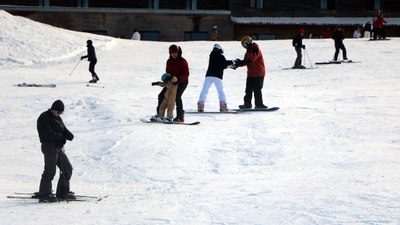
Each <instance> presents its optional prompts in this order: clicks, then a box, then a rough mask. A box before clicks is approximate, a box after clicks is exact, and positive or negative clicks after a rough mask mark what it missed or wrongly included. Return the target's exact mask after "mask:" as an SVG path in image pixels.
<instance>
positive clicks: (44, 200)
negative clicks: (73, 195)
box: [39, 194, 58, 203]
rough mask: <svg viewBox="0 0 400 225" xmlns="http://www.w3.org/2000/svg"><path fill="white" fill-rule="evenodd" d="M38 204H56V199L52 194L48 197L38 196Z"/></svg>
mask: <svg viewBox="0 0 400 225" xmlns="http://www.w3.org/2000/svg"><path fill="white" fill-rule="evenodd" d="M39 202H42V203H51V202H58V199H57V197H56V196H55V195H54V194H48V195H44V196H40V197H39Z"/></svg>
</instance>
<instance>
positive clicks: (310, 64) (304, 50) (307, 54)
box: [304, 49, 314, 69]
mask: <svg viewBox="0 0 400 225" xmlns="http://www.w3.org/2000/svg"><path fill="white" fill-rule="evenodd" d="M304 51H305V52H306V55H307V58H308V61H309V62H310V66H311V69H314V68H313V66H312V63H311V60H310V56H308V52H307V50H306V49H304Z"/></svg>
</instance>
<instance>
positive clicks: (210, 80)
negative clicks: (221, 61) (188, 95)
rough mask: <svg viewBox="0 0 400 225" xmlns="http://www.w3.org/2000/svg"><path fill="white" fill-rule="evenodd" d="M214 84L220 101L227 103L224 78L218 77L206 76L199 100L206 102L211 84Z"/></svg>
mask: <svg viewBox="0 0 400 225" xmlns="http://www.w3.org/2000/svg"><path fill="white" fill-rule="evenodd" d="M212 84H214V85H215V88H217V92H218V98H219V101H220V102H225V103H226V98H225V93H224V86H223V84H222V80H221V79H219V78H218V77H206V79H205V80H204V83H203V89H201V92H200V97H199V102H205V101H206V99H207V94H208V90H209V89H210V87H211V85H212Z"/></svg>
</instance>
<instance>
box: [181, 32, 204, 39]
mask: <svg viewBox="0 0 400 225" xmlns="http://www.w3.org/2000/svg"><path fill="white" fill-rule="evenodd" d="M207 40H209V35H208V32H185V41H207Z"/></svg>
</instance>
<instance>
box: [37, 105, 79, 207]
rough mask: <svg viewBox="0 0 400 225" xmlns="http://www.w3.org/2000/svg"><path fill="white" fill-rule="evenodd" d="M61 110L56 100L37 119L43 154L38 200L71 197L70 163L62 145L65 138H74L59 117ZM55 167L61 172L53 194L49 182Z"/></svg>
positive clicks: (53, 200) (61, 106)
mask: <svg viewBox="0 0 400 225" xmlns="http://www.w3.org/2000/svg"><path fill="white" fill-rule="evenodd" d="M63 112H64V103H63V102H62V101H61V100H57V101H55V102H54V103H53V104H52V106H51V108H50V109H49V110H47V111H45V112H43V113H42V114H41V115H40V116H39V118H38V119H37V130H38V133H39V139H40V142H41V143H42V146H41V148H42V153H43V155H44V171H43V174H42V178H41V180H40V187H39V201H40V202H55V201H57V200H58V199H57V198H59V199H67V198H73V196H69V193H70V185H69V180H70V179H71V176H72V165H71V163H70V162H69V159H68V157H67V155H66V154H65V152H64V151H63V147H64V144H65V143H66V140H69V141H72V140H73V139H74V135H73V134H72V133H71V132H70V131H69V130H68V129H67V127H66V126H65V125H64V122H63V120H62V119H61V117H60V115H61V114H62V113H63ZM57 167H58V168H60V170H61V172H60V178H59V179H58V184H57V192H56V196H54V195H53V194H52V192H51V190H52V184H51V182H52V180H53V178H54V176H55V175H56V169H57Z"/></svg>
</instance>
